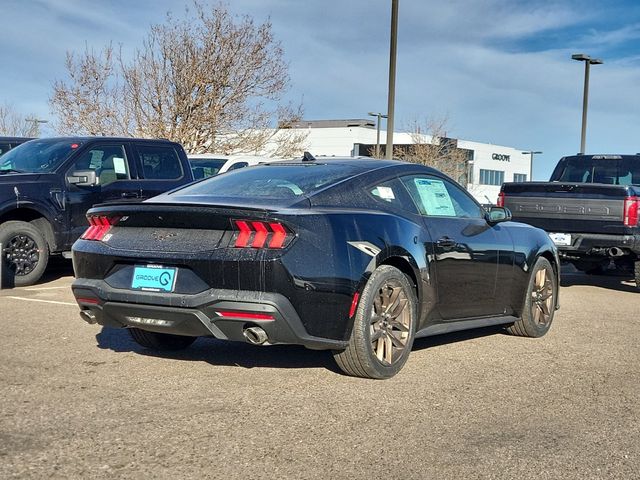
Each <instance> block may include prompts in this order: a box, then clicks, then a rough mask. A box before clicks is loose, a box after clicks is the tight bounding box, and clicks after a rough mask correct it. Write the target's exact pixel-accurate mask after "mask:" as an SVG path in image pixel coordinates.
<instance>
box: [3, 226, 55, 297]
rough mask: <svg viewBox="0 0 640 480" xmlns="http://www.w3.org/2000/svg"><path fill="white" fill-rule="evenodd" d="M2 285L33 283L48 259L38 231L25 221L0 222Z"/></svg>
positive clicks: (45, 244)
mask: <svg viewBox="0 0 640 480" xmlns="http://www.w3.org/2000/svg"><path fill="white" fill-rule="evenodd" d="M0 244H2V252H0V253H1V255H2V256H1V261H2V262H3V265H2V275H3V277H4V278H2V285H3V286H16V287H21V286H26V285H33V284H34V283H36V282H37V281H38V280H40V277H42V274H43V273H44V271H45V269H46V268H47V263H48V261H49V245H48V244H47V241H46V240H45V238H44V235H43V234H42V232H40V230H38V229H37V228H36V227H34V226H33V225H32V224H30V223H28V222H20V221H11V222H5V223H3V224H2V225H0Z"/></svg>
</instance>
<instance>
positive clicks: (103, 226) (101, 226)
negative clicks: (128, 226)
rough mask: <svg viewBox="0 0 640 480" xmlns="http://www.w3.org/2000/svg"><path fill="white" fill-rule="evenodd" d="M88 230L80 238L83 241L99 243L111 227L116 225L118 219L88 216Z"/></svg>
mask: <svg viewBox="0 0 640 480" xmlns="http://www.w3.org/2000/svg"><path fill="white" fill-rule="evenodd" d="M87 219H88V220H89V228H87V229H86V230H85V232H84V233H83V234H82V236H81V237H80V238H81V239H83V240H97V241H100V240H102V239H103V238H104V236H105V235H106V234H107V232H109V230H110V229H111V227H112V226H113V225H115V224H116V223H118V220H120V217H107V216H104V215H89V216H88V217H87Z"/></svg>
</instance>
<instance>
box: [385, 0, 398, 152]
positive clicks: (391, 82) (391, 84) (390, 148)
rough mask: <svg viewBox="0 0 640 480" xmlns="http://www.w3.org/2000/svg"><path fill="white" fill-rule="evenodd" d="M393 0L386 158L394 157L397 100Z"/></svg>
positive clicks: (395, 0)
mask: <svg viewBox="0 0 640 480" xmlns="http://www.w3.org/2000/svg"><path fill="white" fill-rule="evenodd" d="M399 1H400V0H391V42H390V45H389V98H388V104H387V115H388V117H387V147H386V151H385V156H384V157H385V158H387V159H391V158H393V117H394V104H395V100H396V51H397V50H398V2H399Z"/></svg>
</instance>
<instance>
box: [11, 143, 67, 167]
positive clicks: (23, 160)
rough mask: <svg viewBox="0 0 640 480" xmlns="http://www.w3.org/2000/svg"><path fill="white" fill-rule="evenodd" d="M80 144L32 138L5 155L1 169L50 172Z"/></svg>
mask: <svg viewBox="0 0 640 480" xmlns="http://www.w3.org/2000/svg"><path fill="white" fill-rule="evenodd" d="M78 146H79V143H78V142H72V141H70V140H31V141H29V142H27V143H23V144H22V145H18V146H17V147H15V148H12V149H11V150H9V151H8V152H7V153H6V154H5V155H3V156H2V158H0V171H2V170H10V171H15V172H28V173H49V172H52V171H54V170H55V169H56V168H57V167H58V166H59V165H61V164H62V163H63V162H64V161H65V160H66V159H67V158H69V156H70V155H71V154H72V153H73V152H74V151H75V149H77V148H78Z"/></svg>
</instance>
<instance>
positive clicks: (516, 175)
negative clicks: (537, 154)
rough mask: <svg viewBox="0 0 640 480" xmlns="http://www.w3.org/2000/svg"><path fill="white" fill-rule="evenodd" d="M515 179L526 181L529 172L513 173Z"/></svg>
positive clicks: (515, 180) (516, 180)
mask: <svg viewBox="0 0 640 480" xmlns="http://www.w3.org/2000/svg"><path fill="white" fill-rule="evenodd" d="M513 181H514V182H526V181H527V174H526V173H514V174H513Z"/></svg>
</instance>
